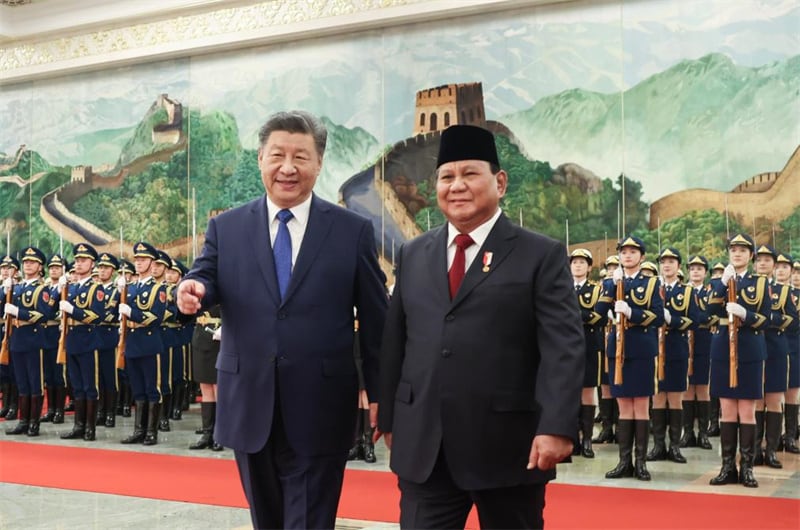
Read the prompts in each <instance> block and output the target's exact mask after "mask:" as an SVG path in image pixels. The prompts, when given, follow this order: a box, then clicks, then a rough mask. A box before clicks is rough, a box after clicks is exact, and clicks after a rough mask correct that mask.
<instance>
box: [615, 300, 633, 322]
mask: <svg viewBox="0 0 800 530" xmlns="http://www.w3.org/2000/svg"><path fill="white" fill-rule="evenodd" d="M614 312H615V313H621V314H623V315H625V316H626V317H628V318H631V306H629V305H628V302H626V301H625V300H617V301H616V302H614Z"/></svg>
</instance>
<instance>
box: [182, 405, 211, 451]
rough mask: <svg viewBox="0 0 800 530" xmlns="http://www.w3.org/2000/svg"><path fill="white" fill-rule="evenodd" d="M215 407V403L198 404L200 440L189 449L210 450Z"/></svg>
mask: <svg viewBox="0 0 800 530" xmlns="http://www.w3.org/2000/svg"><path fill="white" fill-rule="evenodd" d="M216 407H217V404H216V403H211V402H208V403H207V402H205V401H203V402H202V403H200V420H201V421H202V422H203V427H202V429H201V430H202V431H203V433H202V434H201V435H200V439H199V440H197V441H196V442H195V443H193V444H191V445H190V446H189V449H206V448H210V447H211V445H212V444H213V443H214V412H215V410H214V409H216Z"/></svg>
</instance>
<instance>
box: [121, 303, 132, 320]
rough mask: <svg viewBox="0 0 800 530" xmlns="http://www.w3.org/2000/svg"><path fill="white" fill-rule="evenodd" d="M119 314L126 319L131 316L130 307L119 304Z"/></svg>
mask: <svg viewBox="0 0 800 530" xmlns="http://www.w3.org/2000/svg"><path fill="white" fill-rule="evenodd" d="M119 314H120V315H125V316H126V317H130V316H131V306H129V305H128V304H119Z"/></svg>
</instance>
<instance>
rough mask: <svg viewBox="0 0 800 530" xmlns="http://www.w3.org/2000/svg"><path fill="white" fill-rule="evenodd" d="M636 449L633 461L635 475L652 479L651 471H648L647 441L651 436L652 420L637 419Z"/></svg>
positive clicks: (642, 478)
mask: <svg viewBox="0 0 800 530" xmlns="http://www.w3.org/2000/svg"><path fill="white" fill-rule="evenodd" d="M634 424H635V429H636V451H635V458H634V463H633V476H635V477H636V478H637V479H639V480H650V472H649V471H647V457H646V455H647V442H648V440H649V438H650V433H649V432H648V431H649V430H650V429H649V427H650V425H649V424H650V422H649V421H647V420H636V421H635V422H634Z"/></svg>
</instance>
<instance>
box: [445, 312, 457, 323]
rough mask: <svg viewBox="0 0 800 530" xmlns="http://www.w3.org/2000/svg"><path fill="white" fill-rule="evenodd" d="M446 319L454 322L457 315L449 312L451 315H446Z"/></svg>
mask: <svg viewBox="0 0 800 530" xmlns="http://www.w3.org/2000/svg"><path fill="white" fill-rule="evenodd" d="M444 319H445V320H446V321H448V322H452V321H453V320H455V319H456V317H455V315H453V314H449V315H447V316H446V317H444Z"/></svg>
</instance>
